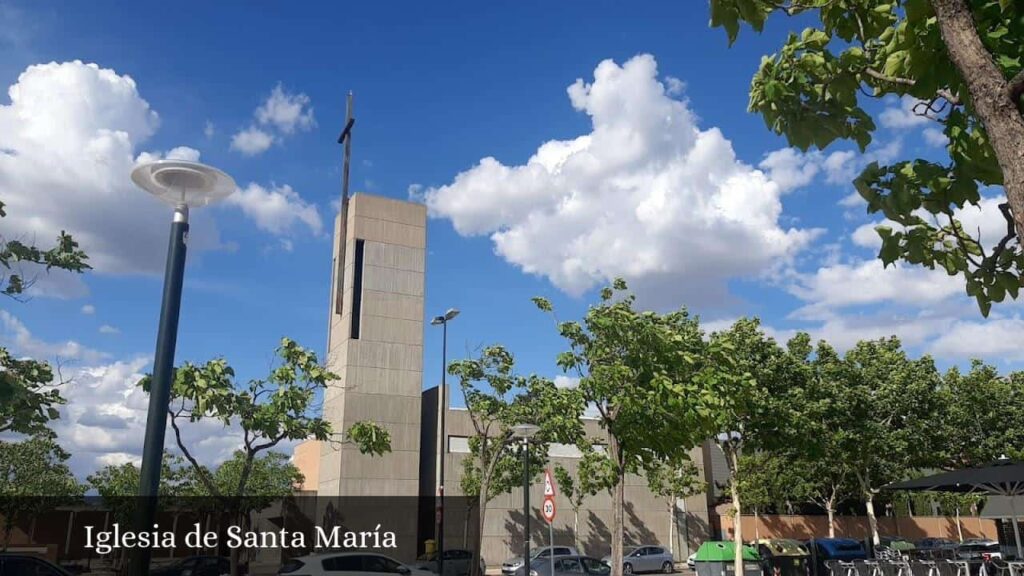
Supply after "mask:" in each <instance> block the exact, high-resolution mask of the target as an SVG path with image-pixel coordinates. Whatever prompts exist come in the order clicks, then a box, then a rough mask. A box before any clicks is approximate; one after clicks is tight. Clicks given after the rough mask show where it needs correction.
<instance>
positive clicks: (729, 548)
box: [693, 540, 763, 576]
mask: <svg viewBox="0 0 1024 576" xmlns="http://www.w3.org/2000/svg"><path fill="white" fill-rule="evenodd" d="M733 546H734V543H733V542H732V541H731V540H725V541H717V540H710V541H708V542H705V543H703V544H701V545H700V548H698V549H697V556H695V557H694V559H693V562H694V565H695V567H696V568H697V576H737V575H736V569H735V564H734V561H735V557H734V554H735V551H736V549H735V548H734V547H733ZM742 576H763V575H762V573H761V559H760V557H759V556H758V555H757V549H756V548H753V547H752V546H743V574H742Z"/></svg>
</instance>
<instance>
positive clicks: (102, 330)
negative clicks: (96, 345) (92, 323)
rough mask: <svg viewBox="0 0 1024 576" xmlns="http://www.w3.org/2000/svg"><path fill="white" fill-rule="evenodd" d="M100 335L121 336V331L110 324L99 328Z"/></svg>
mask: <svg viewBox="0 0 1024 576" xmlns="http://www.w3.org/2000/svg"><path fill="white" fill-rule="evenodd" d="M99 333H100V334H110V335H113V334H120V333H121V330H120V329H119V328H118V327H116V326H111V325H110V324H104V325H102V326H100V327H99Z"/></svg>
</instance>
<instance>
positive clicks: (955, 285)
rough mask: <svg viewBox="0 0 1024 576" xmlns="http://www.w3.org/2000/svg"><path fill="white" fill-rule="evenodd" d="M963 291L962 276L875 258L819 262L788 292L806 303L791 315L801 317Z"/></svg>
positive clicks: (924, 301)
mask: <svg viewBox="0 0 1024 576" xmlns="http://www.w3.org/2000/svg"><path fill="white" fill-rule="evenodd" d="M872 233H874V232H873V231H872ZM963 291H964V288H963V280H961V279H960V278H958V277H956V276H949V275H948V274H946V272H945V271H944V270H929V269H927V268H924V267H921V266H910V265H905V264H901V263H896V264H894V265H890V266H889V267H888V268H885V267H883V265H882V261H881V260H878V259H871V260H864V261H860V262H856V263H853V264H835V265H832V266H822V267H821V268H818V270H816V271H815V272H813V273H811V274H804V275H800V276H799V279H798V280H797V282H795V283H794V284H792V285H790V286H789V292H790V293H792V294H793V295H794V296H796V297H797V298H799V299H800V300H802V301H804V302H805V303H806V304H807V305H806V306H805V307H803V308H801V309H799V310H797V311H796V312H794V313H793V316H794V317H804V318H808V317H810V318H816V317H820V316H821V315H822V314H823V313H832V312H835V311H837V310H839V309H842V308H848V307H853V306H865V305H869V304H881V303H899V304H906V305H912V306H926V305H928V304H934V303H936V302H941V301H943V300H946V299H948V298H950V297H952V296H954V295H956V294H963Z"/></svg>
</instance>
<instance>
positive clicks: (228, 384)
mask: <svg viewBox="0 0 1024 576" xmlns="http://www.w3.org/2000/svg"><path fill="white" fill-rule="evenodd" d="M277 355H278V358H279V360H280V364H279V365H278V366H277V367H275V368H273V369H272V370H271V371H270V374H269V375H268V376H267V378H266V379H258V380H250V381H249V383H248V384H246V385H244V386H237V387H236V383H235V381H234V376H235V371H234V369H233V368H231V366H229V365H228V364H227V362H226V361H225V360H224V359H222V358H218V359H215V360H211V361H209V362H207V363H206V364H203V365H195V364H191V363H186V364H184V365H182V366H181V367H179V368H177V369H176V370H175V373H174V382H173V383H172V386H171V402H170V407H169V410H168V413H169V415H170V423H171V428H172V430H173V431H174V438H175V442H176V443H177V445H178V449H179V450H180V451H181V453H182V454H183V455H184V457H185V459H186V460H188V462H189V464H191V466H192V470H193V472H194V473H195V477H196V483H197V485H198V486H200V487H201V489H202V490H203V491H205V493H206V494H209V495H210V496H211V497H212V498H214V499H216V500H219V501H221V502H223V503H224V504H225V505H227V506H228V507H229V510H231V511H232V512H235V513H238V514H242V512H244V510H238V509H237V508H238V501H239V500H238V499H239V498H240V497H243V496H245V495H247V494H249V490H250V488H249V486H250V484H249V483H250V481H251V480H252V478H253V472H254V470H256V469H257V468H258V458H259V456H260V454H261V453H266V452H268V451H270V450H272V449H273V448H274V447H275V446H277V445H278V444H280V443H281V442H283V441H285V440H305V439H307V438H310V437H312V438H316V439H317V440H320V441H323V442H332V443H337V444H341V443H352V444H355V445H356V446H357V447H358V448H359V451H360V452H362V453H363V454H369V455H372V456H379V455H382V454H384V453H386V452H390V451H391V437H390V435H389V433H388V431H387V430H386V429H384V428H382V427H381V426H379V425H378V424H376V423H373V422H365V421H364V422H356V423H354V424H352V426H351V427H349V429H348V430H346V431H344V432H343V433H341V434H336V433H335V431H334V430H332V428H331V423H330V422H328V421H327V420H324V419H323V418H321V417H320V416H318V415H316V414H314V412H313V407H314V402H315V400H316V398H317V393H322V392H323V391H324V390H326V389H327V385H328V383H329V382H331V381H335V380H338V378H339V377H338V376H337V375H336V374H333V373H331V372H330V371H328V370H327V369H326V368H324V367H323V366H321V365H320V363H319V361H318V359H317V356H316V354H315V353H314V352H311V351H309V350H307V349H305V348H303V347H301V346H299V345H298V344H296V343H295V341H293V340H291V339H288V338H283V339H282V340H281V345H280V346H279V347H278V349H277ZM139 385H140V386H142V387H143V388H144V389H146V390H147V391H148V389H149V385H150V377H149V376H147V377H145V378H143V379H142V381H140V382H139ZM204 418H209V419H213V420H219V421H220V422H222V423H223V424H224V425H225V426H228V425H230V424H237V425H238V426H239V428H241V430H242V449H241V455H238V454H236V455H235V457H234V458H233V459H232V461H231V462H234V461H237V464H232V465H231V467H230V470H231V473H230V474H227V473H225V475H224V476H223V477H222V478H221V480H223V481H224V482H225V483H224V484H220V483H218V478H217V477H216V476H215V475H214V474H211V472H210V471H209V470H208V469H207V468H206V467H204V466H203V465H202V464H200V463H199V461H198V460H197V459H196V458H195V456H194V455H193V454H192V452H191V450H190V449H189V447H188V446H187V445H186V444H185V442H184V440H183V438H182V430H181V428H182V424H183V423H185V422H197V421H199V420H202V419H204ZM235 466H237V469H236V468H235ZM231 573H232V576H238V550H237V549H232V553H231Z"/></svg>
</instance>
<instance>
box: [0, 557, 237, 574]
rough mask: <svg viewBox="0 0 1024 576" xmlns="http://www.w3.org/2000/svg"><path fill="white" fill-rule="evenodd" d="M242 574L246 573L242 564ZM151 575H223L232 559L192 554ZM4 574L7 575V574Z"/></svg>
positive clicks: (228, 568)
mask: <svg viewBox="0 0 1024 576" xmlns="http://www.w3.org/2000/svg"><path fill="white" fill-rule="evenodd" d="M239 568H241V571H242V574H245V573H246V570H245V568H244V567H242V566H240V567H239ZM149 574H150V576H221V574H231V560H230V559H229V558H226V557H224V556H190V557H188V558H183V559H181V560H178V561H177V562H174V563H173V564H168V565H165V566H160V567H159V568H153V569H151V570H150V571H149ZM4 576H7V575H6V574H5V575H4Z"/></svg>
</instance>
